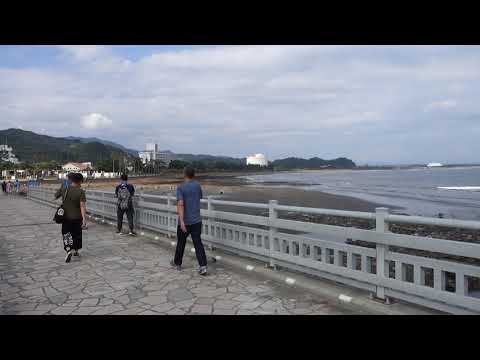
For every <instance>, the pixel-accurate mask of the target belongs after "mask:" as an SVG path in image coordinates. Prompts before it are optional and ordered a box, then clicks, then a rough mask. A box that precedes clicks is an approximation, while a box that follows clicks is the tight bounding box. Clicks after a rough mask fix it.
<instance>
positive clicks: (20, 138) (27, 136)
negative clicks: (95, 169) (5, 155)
mask: <svg viewBox="0 0 480 360" xmlns="http://www.w3.org/2000/svg"><path fill="white" fill-rule="evenodd" d="M5 138H6V139H7V141H8V145H10V146H12V147H13V152H14V153H15V155H16V156H17V158H18V159H19V160H20V161H22V162H41V161H51V160H54V161H57V162H59V163H65V162H68V161H79V162H81V161H91V162H93V163H94V164H95V163H98V162H100V161H105V160H110V159H112V158H115V159H120V158H123V157H130V154H129V153H127V152H126V151H124V150H121V149H119V148H118V147H115V146H111V145H108V144H104V143H101V142H97V141H93V142H82V141H80V140H78V139H75V138H73V139H72V138H58V137H53V136H47V135H40V134H36V133H34V132H31V131H24V130H20V129H7V130H0V143H3V142H4V140H5Z"/></svg>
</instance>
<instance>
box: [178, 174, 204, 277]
mask: <svg viewBox="0 0 480 360" xmlns="http://www.w3.org/2000/svg"><path fill="white" fill-rule="evenodd" d="M184 176H185V181H184V183H183V184H181V185H179V186H178V187H177V210H178V227H177V248H176V250H175V258H174V260H172V261H171V262H170V265H172V266H173V267H175V268H176V269H177V270H180V269H181V266H182V260H183V253H184V251H185V245H186V242H187V237H188V235H191V236H192V241H193V246H194V247H195V255H196V256H197V261H198V264H199V270H198V272H199V274H200V275H206V274H207V256H206V255H205V249H204V247H203V244H202V239H201V233H202V218H201V216H200V199H201V198H202V197H203V193H202V187H201V186H200V184H199V183H198V182H197V181H196V180H194V177H195V169H193V168H191V167H186V168H185V170H184Z"/></svg>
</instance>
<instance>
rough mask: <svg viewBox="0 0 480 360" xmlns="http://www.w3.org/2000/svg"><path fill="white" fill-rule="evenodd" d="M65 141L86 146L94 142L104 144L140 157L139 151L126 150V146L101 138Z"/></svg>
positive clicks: (69, 138)
mask: <svg viewBox="0 0 480 360" xmlns="http://www.w3.org/2000/svg"><path fill="white" fill-rule="evenodd" d="M64 139H67V140H79V141H80V142H82V143H84V144H88V143H92V142H98V143H100V144H104V145H110V146H112V147H114V148H117V149H119V150H122V151H124V152H126V153H128V154H130V155H132V156H134V157H137V156H138V151H137V150H133V149H128V148H126V147H125V146H123V145H120V144H117V143H115V142H113V141H108V140H102V139H99V138H96V137H90V138H82V137H75V136H68V137H66V138H64Z"/></svg>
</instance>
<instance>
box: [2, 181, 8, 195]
mask: <svg viewBox="0 0 480 360" xmlns="http://www.w3.org/2000/svg"><path fill="white" fill-rule="evenodd" d="M2 191H3V192H4V193H7V183H6V182H5V180H3V181H2Z"/></svg>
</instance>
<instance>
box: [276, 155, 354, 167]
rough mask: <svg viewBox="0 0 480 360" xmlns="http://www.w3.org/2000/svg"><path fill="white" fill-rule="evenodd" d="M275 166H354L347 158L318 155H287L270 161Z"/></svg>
mask: <svg viewBox="0 0 480 360" xmlns="http://www.w3.org/2000/svg"><path fill="white" fill-rule="evenodd" d="M271 165H273V166H274V167H275V168H279V169H312V170H313V169H323V168H334V169H353V168H355V167H356V165H355V163H354V162H353V161H352V160H350V159H347V158H344V157H340V158H337V159H333V160H324V159H320V158H318V157H313V158H311V159H302V158H296V157H289V158H286V159H279V160H275V161H273V162H272V163H271Z"/></svg>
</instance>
